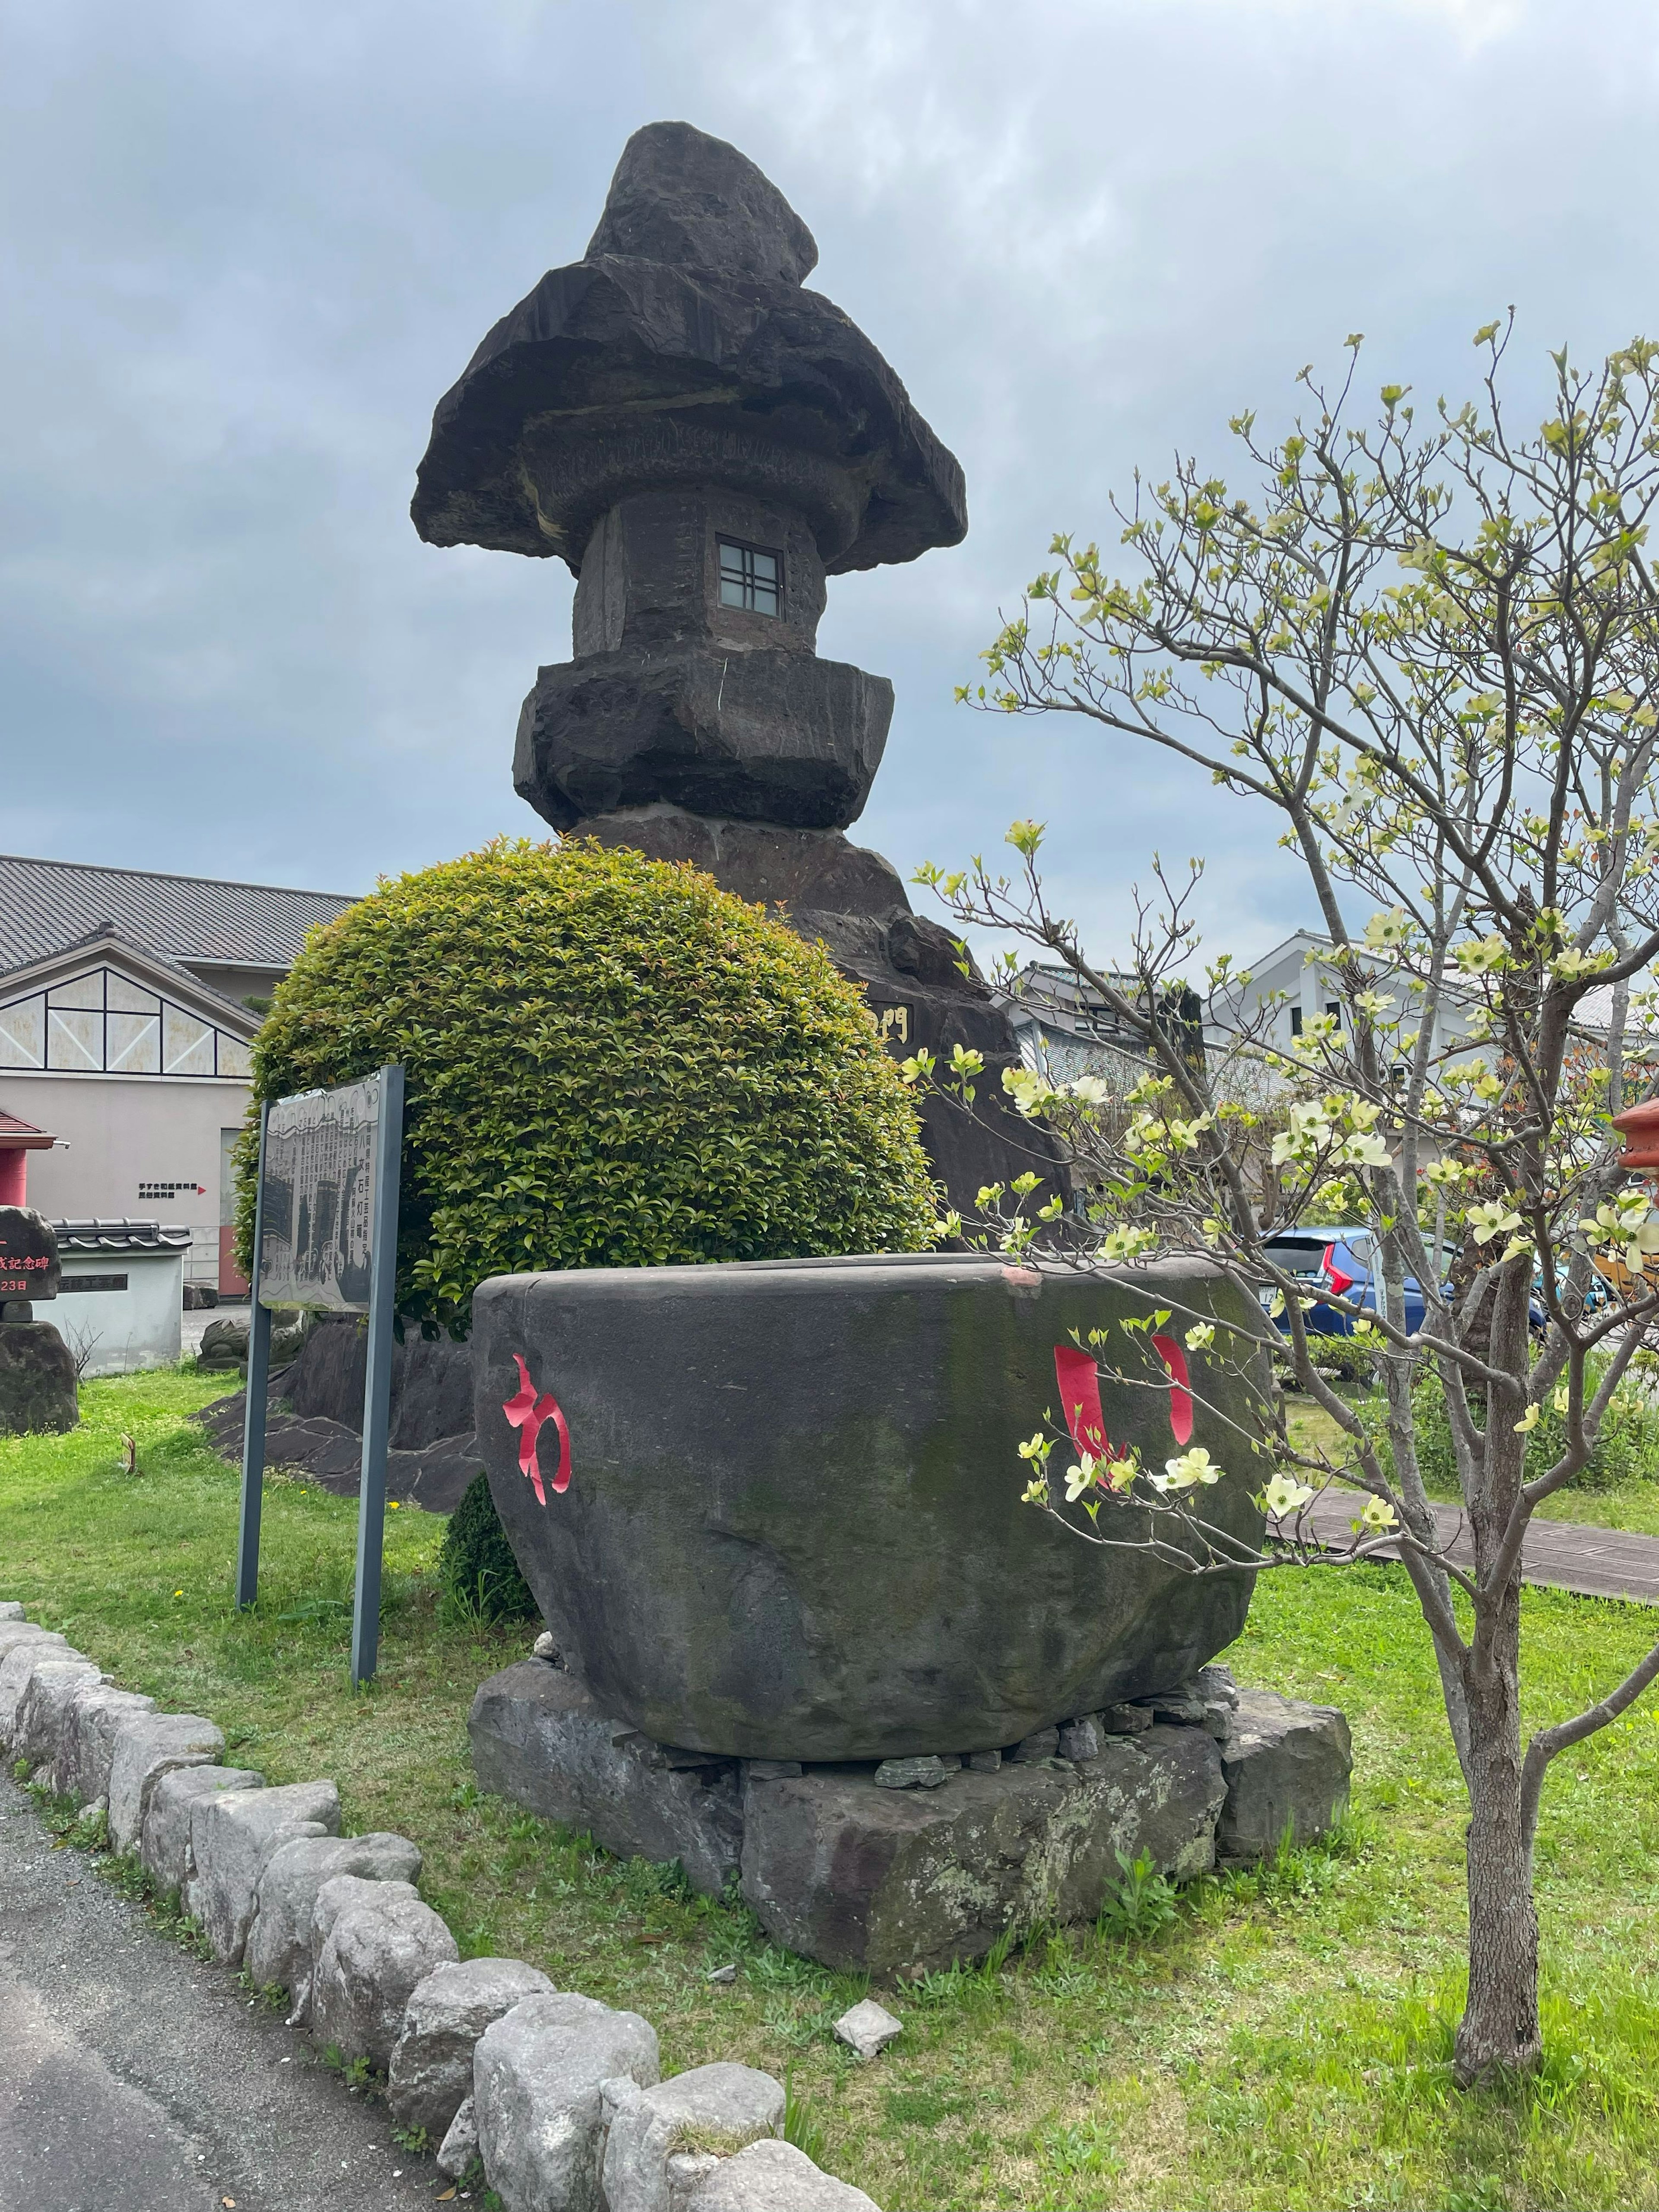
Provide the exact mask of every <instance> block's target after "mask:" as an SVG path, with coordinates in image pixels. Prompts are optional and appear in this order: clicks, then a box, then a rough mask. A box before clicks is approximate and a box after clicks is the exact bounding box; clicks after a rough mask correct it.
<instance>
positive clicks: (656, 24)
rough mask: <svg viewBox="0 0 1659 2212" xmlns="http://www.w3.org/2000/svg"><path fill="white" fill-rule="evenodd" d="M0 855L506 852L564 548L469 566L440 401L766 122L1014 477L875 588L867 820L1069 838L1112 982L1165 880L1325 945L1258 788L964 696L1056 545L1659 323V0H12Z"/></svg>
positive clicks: (866, 594)
mask: <svg viewBox="0 0 1659 2212" xmlns="http://www.w3.org/2000/svg"><path fill="white" fill-rule="evenodd" d="M0 29H3V52H0V166H3V193H0V256H3V282H4V286H5V295H6V300H7V309H8V312H7V314H6V318H5V321H6V343H5V345H4V348H3V356H0V423H3V433H0V518H3V520H0V666H3V691H0V707H3V717H4V720H3V726H0V748H3V763H0V764H3V777H0V809H3V821H0V848H3V849H6V850H9V851H11V852H21V853H28V854H44V855H47V856H51V857H54V858H58V859H64V860H98V861H108V862H121V863H125V864H128V865H131V866H142V867H151V868H162V869H176V870H180V871H185V872H192V873H201V874H211V875H225V876H234V877H242V878H252V879H254V880H258V881H264V882H275V883H286V884H303V885H307V886H312V887H315V888H319V889H324V890H347V891H350V890H364V889H367V888H368V886H369V885H370V884H372V883H373V881H374V878H375V877H376V876H377V875H378V874H380V873H381V872H387V871H397V870H400V869H403V868H407V867H416V866H422V865H425V864H427V863H428V862H431V861H434V860H441V859H444V858H447V857H448V856H450V855H452V854H455V853H458V852H460V851H463V850H465V849H466V848H468V847H470V846H471V845H474V844H477V843H478V842H481V841H483V839H485V838H487V837H489V836H493V835H495V834H496V833H497V832H500V831H503V830H507V831H511V832H513V833H515V834H526V833H528V834H543V831H542V825H541V824H540V823H538V818H537V817H535V816H534V815H533V814H532V812H531V811H530V810H529V809H528V808H527V807H526V806H525V805H522V804H521V802H520V800H519V799H517V798H516V797H515V796H514V794H513V787H512V781H511V775H510V762H511V755H512V747H513V726H514V723H515V721H516V719H517V714H518V708H519V702H520V699H521V698H522V696H523V695H524V693H525V691H526V690H527V689H528V687H529V684H530V683H531V682H532V678H533V676H534V673H535V669H536V666H537V665H538V662H544V661H550V660H556V659H563V658H565V657H566V656H567V655H568V652H569V597H570V582H569V579H568V574H567V573H566V572H565V570H564V569H563V568H562V566H561V565H559V564H557V563H556V562H551V561H547V562H532V561H527V560H523V559H520V558H516V557H514V556H511V555H508V554H501V553H484V552H479V551H474V550H457V551H447V552H440V551H435V550H432V549H430V548H428V547H427V546H424V545H422V544H421V543H420V541H419V540H418V539H417V538H416V536H415V532H414V530H413V528H412V526H410V521H409V517H408V505H409V498H410V491H411V489H412V488H413V482H414V473H415V466H416V462H417V461H418V459H419V458H420V456H421V453H422V450H423V448H424V447H425V443H426V438H427V432H428V422H429V419H430V416H431V410H432V407H433V404H434V403H435V400H436V399H437V398H438V396H439V394H440V393H441V392H443V391H444V390H445V388H446V387H447V386H448V385H449V384H450V383H451V382H453V380H454V378H455V376H456V375H457V374H459V370H460V369H461V368H462V366H463V365H464V364H465V361H466V359H467V357H468V356H469V355H470V354H471V350H472V349H473V347H474V346H475V344H476V343H477V341H478V339H479V338H480V337H482V336H483V332H484V331H485V330H486V329H487V328H488V326H489V324H490V323H491V322H493V321H494V320H495V318H496V317H497V316H499V315H500V314H501V313H503V312H504V311H505V310H506V309H507V307H510V306H511V305H512V304H513V302H514V301H516V300H518V299H519V298H520V297H521V296H522V295H523V294H524V293H526V291H527V290H528V289H530V288H531V286H532V284H533V283H535V282H536V281H537V279H538V277H539V276H541V274H542V273H543V271H544V270H546V269H548V268H550V267H553V266H556V265H557V264H561V263H563V262H568V261H571V260H574V259H575V258H577V257H578V256H579V255H580V252H581V250H582V247H583V246H584V244H585V243H586V240H587V237H588V235H589V233H590V232H591V230H592V226H593V223H594V222H595V220H596V219H597V216H598V214H599V207H600V204H601V202H602V200H603V198H604V195H605V186H606V184H607V182H608V180H609V178H610V174H611V169H612V167H613V166H614V164H615V161H616V158H617V153H618V152H619V150H620V149H621V147H622V144H623V140H624V139H625V138H626V137H627V136H628V134H629V132H630V131H633V130H635V128H636V127H637V126H638V125H640V124H641V123H645V122H648V121H651V120H653V119H655V118H662V117H683V118H686V119H687V120H689V121H690V122H693V123H695V124H696V125H699V126H700V127H701V128H702V129H703V130H705V131H713V132H714V133H716V134H717V135H719V136H720V137H727V138H730V139H732V141H733V142H734V143H736V144H738V146H740V147H741V148H742V149H744V151H745V152H746V153H747V154H749V155H750V156H751V157H752V158H753V159H754V160H756V161H758V162H759V163H760V165H761V167H763V169H765V170H766V171H767V173H769V175H770V176H771V177H772V178H773V179H775V181H776V182H777V184H778V185H780V186H781V188H782V190H783V191H784V192H785V193H786V194H787V197H789V198H790V200H791V201H792V202H793V204H794V205H795V207H796V208H797V209H798V210H799V212H800V214H801V215H802V216H804V217H805V220H806V222H808V223H809V224H810V225H811V228H812V230H813V232H814V233H815V234H816V236H817V240H818V245H819V249H820V254H821V259H820V262H819V265H818V268H817V271H816V272H815V274H814V276H812V278H811V283H812V284H813V285H814V286H815V287H816V288H817V289H820V290H822V291H823V292H825V293H827V294H828V295H829V297H830V298H831V299H833V300H835V301H837V302H838V303H839V304H840V305H841V306H842V307H845V308H846V309H847V310H848V312H849V313H851V314H853V315H854V317H855V318H856V319H858V320H859V321H860V323H861V324H862V325H864V327H865V329H866V331H868V332H869V334H870V336H871V337H872V339H873V340H874V341H875V342H876V343H877V344H878V345H879V346H880V347H881V349H882V350H883V351H884V353H885V354H886V356H887V357H888V358H889V360H890V361H891V362H893V364H894V365H895V367H896V368H897V370H898V372H899V374H901V375H902V377H903V379H904V380H905V381H906V383H907V384H908V386H909V389H910V392H911V394H912V396H913V398H915V402H916V404H917V405H918V406H919V407H920V408H921V411H922V412H923V413H924V414H925V415H926V416H927V418H928V420H929V421H930V422H932V423H933V426H934V428H936V429H937V430H938V432H939V435H941V436H942V437H943V438H944V439H945V442H946V443H947V444H948V445H950V446H951V447H952V448H953V449H954V450H955V452H956V453H957V454H958V455H959V457H960V458H961V460H962V462H963V467H964V469H965V471H966V472H967V479H968V493H969V512H970V515H971V518H972V523H971V529H970V532H969V538H968V539H967V542H966V543H965V544H963V545H962V546H959V547H957V548H956V549H955V550H951V551H949V552H943V553H932V554H929V555H928V556H926V558H924V559H923V560H921V561H920V562H915V563H914V564H912V565H911V566H909V567H908V568H892V569H884V570H878V571H876V572H875V573H873V574H869V575H866V576H859V577H849V578H844V579H842V580H839V581H836V582H834V583H832V585H831V590H830V602H829V614H828V616H827V617H826V619H825V622H824V623H823V629H822V630H821V632H820V637H819V645H820V649H821V650H822V651H823V652H824V653H826V654H829V655H833V656H835V657H836V658H839V659H847V660H852V661H855V662H857V663H859V664H860V665H862V666H864V667H866V668H869V669H872V670H875V671H879V672H881V673H883V674H885V675H888V676H890V677H891V678H893V680H894V682H895V684H896V687H897V693H898V704H897V709H896V714H895V716H894V721H893V731H892V736H891V738H890V742H889V745H888V750H887V757H886V761H885V763H884V767H883V769H882V772H881V775H880V777H879V779H878V783H877V786H876V790H875V793H874V796H873V799H872V802H871V805H870V806H869V808H868V809H867V811H866V813H865V816H864V817H863V819H862V821H861V823H860V824H859V826H858V829H856V830H855V832H854V835H855V836H858V837H859V838H860V840H861V841H863V842H867V843H870V844H872V845H874V846H876V847H878V848H880V849H882V850H884V851H885V852H886V853H887V854H890V857H891V858H892V859H893V860H896V862H897V863H898V864H899V865H900V866H901V867H902V868H903V869H905V871H906V872H908V871H909V870H910V869H911V868H913V867H914V866H915V865H916V863H917V862H919V861H920V860H924V859H934V860H940V861H945V862H954V861H957V860H960V859H961V858H962V857H963V856H964V855H965V854H967V853H969V851H971V850H973V849H975V848H984V849H987V850H989V849H991V848H994V847H995V846H996V845H997V843H998V842H999V841H1000V837H1001V834H1002V831H1003V829H1005V827H1006V823H1007V822H1008V821H1009V819H1010V818H1011V817H1012V816H1014V815H1016V814H1036V815H1039V816H1046V817H1048V819H1049V821H1050V823H1051V824H1052V828H1051V833H1050V853H1051V859H1052V862H1053V867H1054V874H1055V876H1056V878H1058V879H1059V880H1060V884H1061V885H1062V887H1063V893H1064V896H1065V898H1066V900H1067V901H1068V902H1069V903H1070V905H1071V907H1072V908H1073V910H1075V911H1077V912H1079V914H1080V915H1083V917H1084V918H1085V923H1086V925H1087V927H1088V931H1089V933H1090V937H1091V943H1092V944H1093V945H1094V946H1095V948H1096V949H1097V952H1098V954H1099V956H1100V957H1103V958H1106V959H1109V958H1111V957H1114V955H1115V952H1116V951H1119V950H1120V949H1121V926H1122V917H1123V915H1124V912H1125V909H1126V901H1127V889H1128V885H1129V884H1130V883H1131V882H1132V881H1133V878H1134V877H1135V875H1136V873H1137V872H1138V871H1139V870H1142V869H1144V866H1145V864H1146V859H1147V857H1148V856H1149V855H1150V854H1151V853H1152V850H1153V849H1154V848H1161V849H1162V850H1163V851H1164V854H1165V855H1166V856H1176V857H1180V858H1183V859H1184V857H1185V856H1186V854H1188V853H1189V852H1201V853H1203V854H1206V856H1207V857H1208V860H1209V864H1210V874H1209V878H1208V883H1207V886H1206V899H1205V907H1206V930H1207V933H1208V937H1209V941H1210V944H1211V945H1212V948H1216V949H1218V948H1219V947H1220V946H1221V945H1231V947H1232V948H1233V949H1234V950H1235V951H1237V952H1238V953H1239V954H1240V955H1242V956H1243V957H1249V956H1250V955H1252V954H1254V953H1256V952H1260V951H1263V950H1265V949H1266V947H1267V945H1269V944H1270V943H1271V942H1273V939H1275V937H1277V936H1278V935H1281V934H1283V933H1285V931H1286V930H1288V929H1289V928H1291V927H1294V926H1295V925H1296V924H1297V922H1298V921H1302V920H1304V918H1307V913H1308V902H1307V901H1306V900H1305V899H1304V897H1303V896H1301V894H1300V890H1299V887H1298V884H1297V878H1296V873H1295V871H1294V869H1293V868H1292V867H1291V866H1288V865H1287V864H1286V862H1285V859H1284V856H1282V855H1279V854H1275V853H1274V852H1273V848H1272V843H1271V838H1270V836H1268V837H1264V836H1263V834H1262V830H1263V825H1262V824H1261V822H1260V821H1259V820H1258V819H1257V818H1256V817H1255V816H1254V815H1253V814H1252V812H1251V811H1250V810H1249V806H1248V805H1247V804H1246V803H1245V802H1243V801H1242V800H1237V799H1227V798H1225V797H1224V796H1222V795H1220V794H1218V793H1214V792H1212V790H1211V789H1209V788H1208V787H1204V786H1198V785H1195V784H1194V781H1192V780H1191V778H1190V777H1189V776H1188V775H1187V774H1186V773H1185V772H1184V771H1182V770H1179V769H1169V768H1161V767H1158V766H1157V765H1156V764H1155V763H1153V762H1152V761H1151V760H1150V759H1149V758H1148V757H1146V755H1144V754H1141V753H1138V752H1135V751H1133V750H1127V749H1125V748H1124V747H1123V746H1121V744H1118V743H1116V742H1115V741H1113V740H1111V739H1109V738H1104V737H1101V738H1094V737H1091V735H1090V734H1089V733H1088V732H1085V731H1079V730H1077V729H1073V728H1071V727H1069V726H1063V725H1060V724H1051V723H1048V722H1044V723H1042V724H1035V723H1028V722H1021V723H1010V722H1006V721H1003V720H994V721H988V720H977V719H975V718H974V717H973V716H971V715H970V714H968V713H967V712H966V711H965V710H964V709H961V708H956V707H954V706H953V705H952V704H951V687H952V685H953V684H955V683H957V682H959V681H963V680H966V679H967V678H969V677H971V676H972V675H973V674H974V672H975V654H976V653H977V652H978V650H979V648H980V647H981V646H982V645H983V644H984V643H985V642H986V641H987V639H988V637H989V636H990V635H991V634H992V632H993V630H994V627H995V620H996V612H997V608H998V605H999V602H1000V601H1002V600H1006V599H1008V598H1009V597H1010V596H1011V595H1012V594H1013V593H1015V592H1018V588H1019V586H1020V585H1021V584H1022V583H1023V582H1024V580H1026V579H1027V578H1028V577H1029V575H1030V574H1031V573H1032V572H1033V570H1034V569H1035V568H1036V567H1037V566H1038V565H1039V564H1040V563H1041V562H1042V559H1043V557H1044V555H1045V552H1046V549H1047V545H1048V538H1049V536H1050V534H1051V533H1052V532H1054V530H1055V529H1057V528H1066V529H1077V530H1079V531H1080V532H1097V531H1099V532H1103V531H1104V529H1105V527H1106V526H1107V520H1108V518H1107V513H1106V495H1107V492H1108V490H1109V489H1110V488H1111V487H1113V486H1115V485H1121V484H1123V483H1125V481H1126V480H1127V477H1129V474H1130V472H1131V471H1132V470H1133V467H1134V465H1136V463H1137V462H1139V463H1141V464H1143V465H1146V466H1148V467H1151V468H1153V469H1161V468H1162V467H1163V466H1164V464H1165V463H1166V462H1167V459H1168V458H1169V456H1170V453H1172V451H1173V450H1174V449H1175V448H1176V447H1186V448H1192V449H1195V450H1196V451H1198V452H1199V453H1200V454H1201V455H1204V456H1206V457H1210V458H1212V459H1213V460H1214V462H1215V464H1216V465H1217V466H1218V468H1224V469H1225V467H1226V466H1227V465H1228V464H1229V456H1228V453H1227V450H1226V449H1227V445H1228V440H1227V436H1226V419H1227V416H1229V414H1230V413H1232V412H1234V411H1236V410H1237V409H1238V408H1239V407H1241V406H1243V405H1247V404H1254V405H1255V406H1256V407H1257V408H1258V409H1259V410H1261V415H1262V416H1263V418H1264V423H1267V422H1275V421H1277V420H1279V419H1280V418H1281V417H1282V416H1284V415H1285V414H1287V413H1288V411H1289V410H1290V409H1291V405H1292V404H1293V387H1292V383H1291V380H1292V378H1293V377H1294V374H1295V372H1296V370H1297V368H1299V367H1300V366H1301V364H1302V363H1303V362H1308V361H1317V362H1337V361H1338V360H1339V358H1340V348H1341V343H1342V340H1343V338H1344V337H1345V335H1346V333H1347V332H1348V331H1354V330H1361V331H1365V332H1366V333H1367V346H1366V350H1365V356H1364V357H1365V361H1366V364H1367V369H1366V374H1367V377H1368V380H1371V381H1373V382H1375V383H1381V382H1383V381H1384V380H1388V379H1389V378H1397V379H1398V380H1400V381H1402V382H1409V383H1411V384H1412V385H1413V386H1415V388H1416V390H1417V392H1419V394H1422V395H1429V396H1431V395H1432V394H1433V393H1435V392H1441V391H1446V392H1455V393H1456V394H1457V395H1458V396H1460V397H1461V396H1462V394H1463V393H1464V392H1465V391H1466V390H1467V389H1468V388H1469V387H1470V386H1472V384H1473V380H1474V371H1475V368H1476V366H1477V363H1476V357H1475V356H1474V353H1473V352H1472V350H1471V348H1470V343H1469V340H1470V336H1471V333H1472V332H1473V331H1474V329H1475V327H1476V325H1479V324H1480V323H1482V322H1485V321H1486V320H1488V319H1490V318H1491V317H1492V316H1493V315H1496V314H1498V313H1500V312H1501V311H1502V310H1503V308H1504V307H1505V306H1506V305H1507V304H1508V303H1509V302H1510V301H1514V302H1515V303H1516V307H1517V308H1518V310H1519V313H1520V343H1521V346H1522V348H1523V349H1525V350H1526V351H1527V352H1528V354H1529V355H1530V356H1532V357H1533V358H1534V359H1536V358H1538V357H1540V356H1541V355H1542V353H1543V351H1544V349H1545V348H1546V347H1547V346H1551V345H1558V344H1559V343H1561V342H1562V341H1563V340H1564V339H1567V340H1570V341H1571V343H1572V346H1573V348H1574V350H1575V351H1576V352H1578V353H1580V354H1583V355H1585V356H1589V355H1591V354H1595V353H1599V352H1601V351H1603V350H1605V349H1607V347H1608V346H1610V345H1612V344H1614V343H1619V342H1620V341H1621V340H1623V339H1624V338H1626V337H1629V336H1630V335H1632V332H1634V331H1643V332H1644V333H1646V334H1650V335H1655V336H1659V327H1656V325H1659V307H1656V300H1655V276H1656V259H1659V246H1656V242H1655V240H1656V225H1655V220H1654V185H1653V175H1652V166H1653V149H1654V146H1655V143H1656V130H1655V107H1656V62H1659V14H1656V10H1655V9H1654V7H1653V6H1652V4H1651V0H1647V3H1646V4H1639V0H1595V6H1594V7H1591V6H1589V5H1587V4H1584V0H1531V4H1528V0H1346V4H1344V0H1082V4H1079V0H1069V4H1066V5H1064V6H1061V5H1047V4H1036V3H1035V0H984V4H981V0H957V4H948V0H906V4H902V5H901V4H896V0H807V4H797V0H636V4H634V5H626V4H619V0H581V4H579V5H573V6H566V5H559V4H553V0H239V4H237V5H235V6H227V5H226V4H225V0H194V4H191V0H141V4H138V5H134V4H133V0H49V4H46V3H45V0H0Z"/></svg>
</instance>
